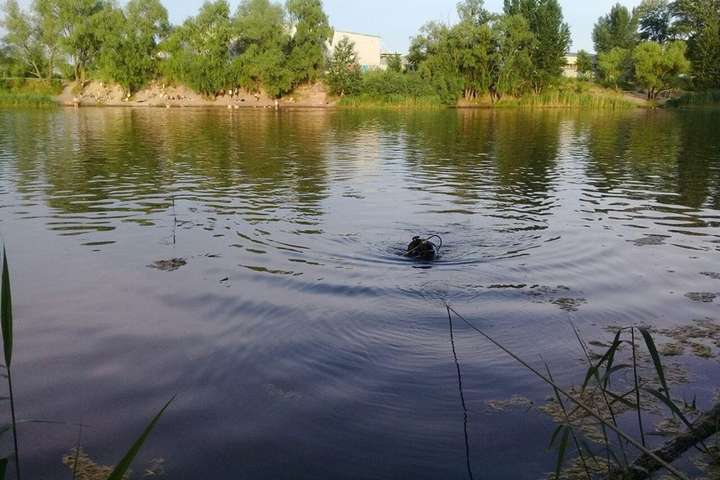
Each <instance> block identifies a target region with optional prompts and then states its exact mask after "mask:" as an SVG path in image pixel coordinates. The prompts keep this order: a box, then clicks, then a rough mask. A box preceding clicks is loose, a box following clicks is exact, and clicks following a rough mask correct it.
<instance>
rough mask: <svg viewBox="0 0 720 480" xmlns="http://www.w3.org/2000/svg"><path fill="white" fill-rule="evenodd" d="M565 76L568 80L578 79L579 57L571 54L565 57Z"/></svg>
mask: <svg viewBox="0 0 720 480" xmlns="http://www.w3.org/2000/svg"><path fill="white" fill-rule="evenodd" d="M563 76H565V77H567V78H578V69H577V55H575V54H570V55H567V56H566V57H565V67H563Z"/></svg>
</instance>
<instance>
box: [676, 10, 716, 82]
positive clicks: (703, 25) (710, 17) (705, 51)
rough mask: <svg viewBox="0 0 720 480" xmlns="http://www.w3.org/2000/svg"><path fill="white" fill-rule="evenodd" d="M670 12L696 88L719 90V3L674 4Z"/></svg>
mask: <svg viewBox="0 0 720 480" xmlns="http://www.w3.org/2000/svg"><path fill="white" fill-rule="evenodd" d="M672 8H673V13H674V14H675V16H676V17H677V22H676V25H675V29H676V30H677V32H678V34H679V35H681V36H683V37H685V38H687V42H688V57H689V58H690V61H691V62H692V66H693V75H694V78H695V82H696V84H697V86H698V87H701V88H720V0H677V1H675V2H674V3H673V4H672Z"/></svg>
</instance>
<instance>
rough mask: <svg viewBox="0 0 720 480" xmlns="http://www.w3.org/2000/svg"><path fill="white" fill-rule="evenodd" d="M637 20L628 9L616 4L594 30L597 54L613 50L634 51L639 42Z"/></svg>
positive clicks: (600, 19)
mask: <svg viewBox="0 0 720 480" xmlns="http://www.w3.org/2000/svg"><path fill="white" fill-rule="evenodd" d="M637 28H638V24H637V19H636V18H635V17H633V15H632V14H631V13H630V10H628V9H627V8H626V7H624V6H622V5H620V4H619V3H618V4H616V5H615V6H614V7H612V9H611V10H610V13H609V14H607V15H605V16H602V17H600V18H599V19H598V21H597V23H596V24H595V28H594V29H593V42H595V51H596V52H597V53H606V52H609V51H610V50H612V49H613V48H623V49H632V48H633V47H634V46H635V45H636V44H637V40H638V34H637Z"/></svg>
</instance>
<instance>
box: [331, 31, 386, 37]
mask: <svg viewBox="0 0 720 480" xmlns="http://www.w3.org/2000/svg"><path fill="white" fill-rule="evenodd" d="M335 33H347V34H350V35H360V36H361V37H374V38H382V37H381V36H380V35H373V34H372V33H360V32H351V31H349V30H335Z"/></svg>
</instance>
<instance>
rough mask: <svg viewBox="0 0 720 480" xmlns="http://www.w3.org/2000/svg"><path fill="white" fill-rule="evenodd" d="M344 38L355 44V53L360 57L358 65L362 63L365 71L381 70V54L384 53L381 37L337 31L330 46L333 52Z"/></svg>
mask: <svg viewBox="0 0 720 480" xmlns="http://www.w3.org/2000/svg"><path fill="white" fill-rule="evenodd" d="M343 38H348V39H350V41H352V42H354V43H355V53H357V55H358V63H360V66H361V67H362V68H363V70H373V69H379V68H381V63H380V54H381V53H382V48H381V46H380V43H381V38H380V37H377V36H375V35H364V34H362V33H353V32H338V31H336V32H335V35H333V39H332V43H331V44H330V51H331V52H332V51H334V50H335V46H336V45H337V44H338V43H340V42H341V41H342V39H343Z"/></svg>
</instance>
